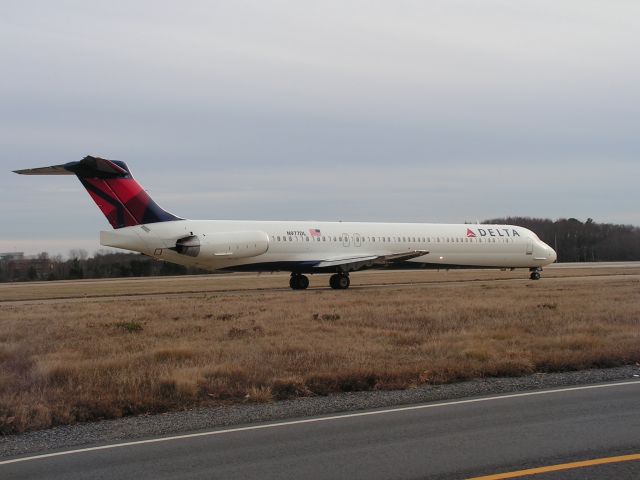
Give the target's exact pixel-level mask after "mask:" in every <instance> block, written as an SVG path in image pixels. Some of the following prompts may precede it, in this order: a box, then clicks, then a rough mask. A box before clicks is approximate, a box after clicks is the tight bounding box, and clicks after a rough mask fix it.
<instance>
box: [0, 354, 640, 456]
mask: <svg viewBox="0 0 640 480" xmlns="http://www.w3.org/2000/svg"><path fill="white" fill-rule="evenodd" d="M634 379H635V380H638V381H640V366H638V365H629V366H624V367H617V368H608V369H592V370H582V371H577V372H564V373H549V374H534V375H529V376H526V377H515V378H484V379H477V380H471V381H467V382H460V383H454V384H448V385H425V386H422V387H419V388H415V389H410V390H394V391H372V392H354V393H340V394H334V395H329V396H326V397H308V398H299V399H295V400H287V401H280V402H275V403H270V404H242V405H232V406H224V407H215V408H197V409H192V410H186V411H182V412H171V413H165V414H160V415H148V416H136V417H126V418H121V419H117V420H105V421H100V422H93V423H85V424H78V425H71V426H61V427H55V428H51V429H48V430H41V431H37V432H29V433H24V434H20V435H8V436H0V458H9V457H14V456H22V455H26V454H36V453H43V452H50V451H53V450H60V449H68V448H80V447H88V446H94V445H100V444H107V443H114V442H116V443H117V442H122V441H130V440H138V439H144V438H149V437H156V436H163V435H175V434H180V433H187V432H197V431H201V430H209V429H214V428H217V427H225V426H230V425H241V424H251V423H256V422H263V421H273V420H282V419H291V418H298V417H309V416H315V415H325V414H331V413H336V412H347V411H354V410H367V409H375V408H383V407H390V406H397V405H408V404H414V403H423V402H433V401H440V400H450V399H457V398H464V397H476V396H482V395H492V394H501V393H511V392H519V391H530V390H540V389H545V388H554V387H564V386H570V385H584V384H595V383H602V382H611V381H618V380H634Z"/></svg>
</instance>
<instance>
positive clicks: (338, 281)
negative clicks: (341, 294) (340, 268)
mask: <svg viewBox="0 0 640 480" xmlns="http://www.w3.org/2000/svg"><path fill="white" fill-rule="evenodd" d="M329 285H330V286H331V288H335V289H336V290H345V289H347V288H349V285H351V280H349V274H348V273H336V274H334V275H331V278H329Z"/></svg>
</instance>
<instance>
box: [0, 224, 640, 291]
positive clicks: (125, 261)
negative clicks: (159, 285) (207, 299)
mask: <svg viewBox="0 0 640 480" xmlns="http://www.w3.org/2000/svg"><path fill="white" fill-rule="evenodd" d="M483 223H491V224H508V225H520V226H523V227H525V228H529V229H530V230H533V231H534V232H535V233H536V234H537V235H538V236H539V237H540V239H542V240H543V241H544V242H546V243H547V244H549V245H551V246H552V247H553V248H554V249H555V250H556V252H557V253H558V261H559V262H599V261H634V260H640V228H639V227H634V226H631V225H613V224H609V223H596V222H594V221H593V220H592V219H590V218H589V219H588V220H587V221H586V222H581V221H580V220H577V219H575V218H569V219H559V220H555V221H553V220H549V219H544V218H529V217H507V218H494V219H491V220H486V221H485V222H483ZM202 273H206V271H204V270H200V269H197V268H188V267H183V266H181V265H175V264H172V263H165V262H160V261H156V260H154V259H152V258H150V257H146V256H144V255H141V254H137V253H110V252H96V253H95V254H94V256H93V257H89V256H88V254H87V252H86V251H84V250H71V251H70V252H69V259H66V260H65V259H63V258H62V256H60V255H58V256H55V257H51V256H49V254H47V253H45V252H43V253H41V254H39V255H37V257H36V258H24V257H11V256H9V257H4V258H3V259H2V260H0V282H11V281H34V280H71V279H80V278H115V277H150V276H158V275H194V274H202Z"/></svg>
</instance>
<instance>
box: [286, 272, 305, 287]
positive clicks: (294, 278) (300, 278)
mask: <svg viewBox="0 0 640 480" xmlns="http://www.w3.org/2000/svg"><path fill="white" fill-rule="evenodd" d="M289 286H290V287H291V288H292V289H293V290H304V289H305V288H307V287H308V286H309V277H307V276H305V275H302V274H300V273H292V274H291V279H290V280H289Z"/></svg>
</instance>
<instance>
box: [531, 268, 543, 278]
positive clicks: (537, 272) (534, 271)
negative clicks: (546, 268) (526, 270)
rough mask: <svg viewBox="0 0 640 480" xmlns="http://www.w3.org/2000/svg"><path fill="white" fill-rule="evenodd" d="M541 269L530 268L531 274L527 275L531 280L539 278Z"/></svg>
mask: <svg viewBox="0 0 640 480" xmlns="http://www.w3.org/2000/svg"><path fill="white" fill-rule="evenodd" d="M541 270H542V269H541V268H532V269H531V275H529V278H530V279H531V280H540V271H541Z"/></svg>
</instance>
